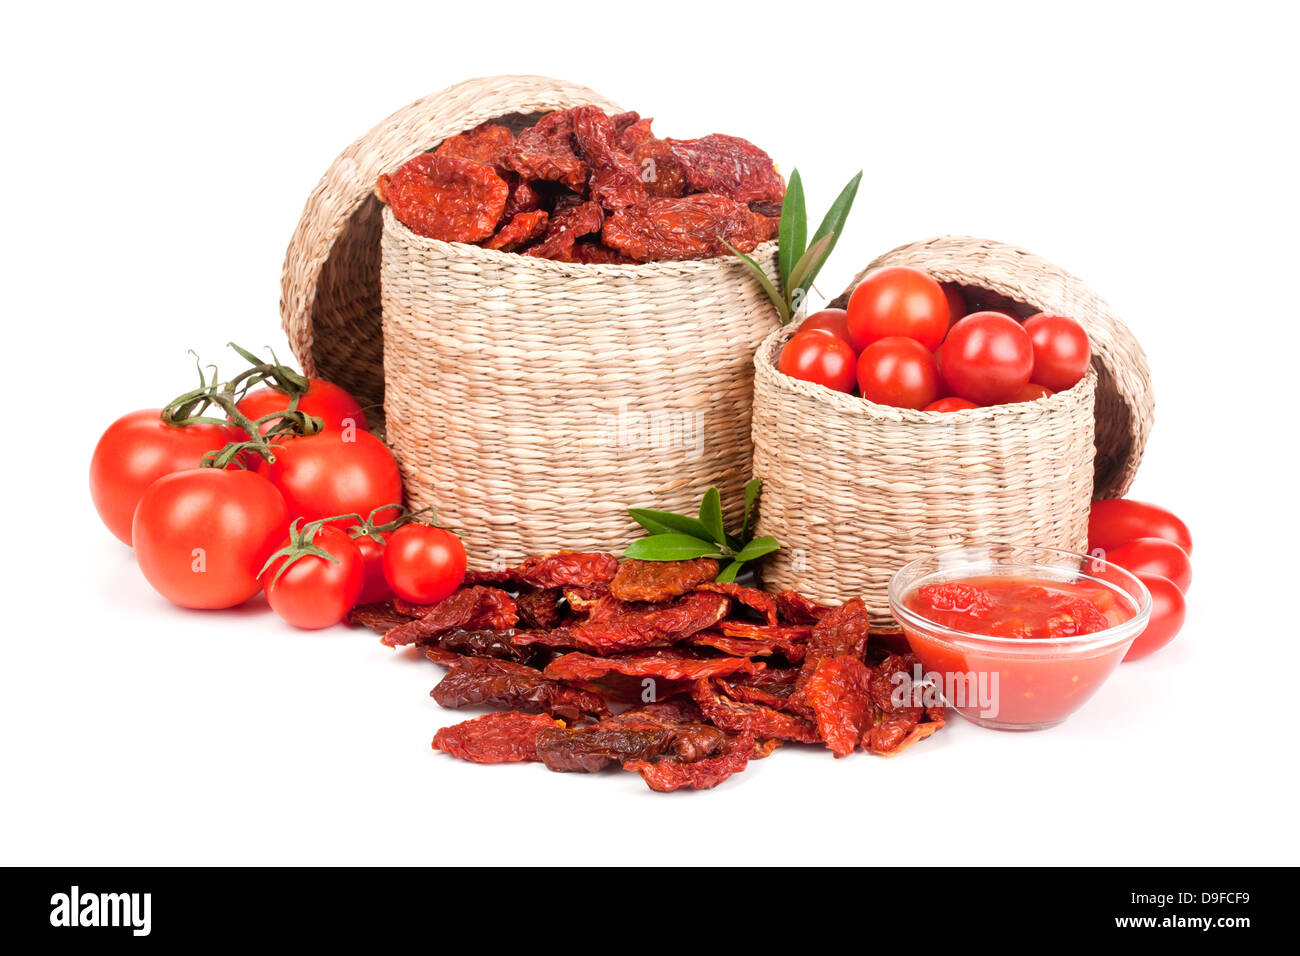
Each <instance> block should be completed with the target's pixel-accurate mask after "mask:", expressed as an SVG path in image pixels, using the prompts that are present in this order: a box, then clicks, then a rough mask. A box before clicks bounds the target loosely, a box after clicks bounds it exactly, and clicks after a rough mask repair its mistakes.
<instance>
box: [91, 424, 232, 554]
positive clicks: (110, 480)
mask: <svg viewBox="0 0 1300 956" xmlns="http://www.w3.org/2000/svg"><path fill="white" fill-rule="evenodd" d="M246 437H248V436H246V435H245V434H244V432H243V430H242V429H239V428H236V427H235V426H234V425H212V424H208V423H206V422H196V423H194V424H190V425H171V424H168V423H167V422H165V421H163V418H162V409H159V408H146V409H141V410H140V411H138V412H131V413H130V414H127V415H123V416H122V417H121V418H119V419H118V420H117V421H115V422H113V424H111V425H109V426H108V428H107V429H106V430H105V431H104V434H103V436H102V437H101V438H100V439H99V443H98V444H97V445H96V446H95V453H94V454H93V455H92V456H91V458H90V497H91V499H92V500H93V501H94V503H95V510H96V511H98V512H99V517H100V518H101V519H102V520H103V522H104V524H105V525H106V526H107V527H108V530H109V531H111V532H113V534H115V535H117V537H118V538H119V539H120V540H121V541H123V542H124V543H126V544H130V543H131V519H132V518H133V517H134V516H135V506H136V505H137V504H139V503H140V496H141V495H143V494H144V492H145V489H146V488H148V487H149V486H150V485H151V484H153V483H154V482H155V481H157V480H158V479H159V478H161V477H162V476H163V475H170V474H172V473H173V472H177V471H188V470H189V469H191V468H197V467H199V463H200V462H202V461H203V456H204V455H205V454H207V453H208V452H210V451H217V450H219V449H221V448H223V447H224V446H226V445H228V444H229V443H230V442H235V441H240V440H242V439H244V438H246ZM231 467H232V468H233V467H238V465H231Z"/></svg>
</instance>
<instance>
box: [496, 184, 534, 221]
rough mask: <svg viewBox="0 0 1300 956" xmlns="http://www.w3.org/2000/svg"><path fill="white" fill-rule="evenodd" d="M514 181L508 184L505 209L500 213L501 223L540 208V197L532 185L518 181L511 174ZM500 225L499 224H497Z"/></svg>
mask: <svg viewBox="0 0 1300 956" xmlns="http://www.w3.org/2000/svg"><path fill="white" fill-rule="evenodd" d="M510 178H511V179H513V180H514V182H512V183H511V184H510V196H509V198H508V199H506V208H505V210H504V211H503V212H502V213H501V222H502V223H505V222H509V221H510V220H511V219H513V218H515V216H517V215H519V214H520V213H523V212H534V211H536V210H538V209H541V208H542V195H541V193H539V192H538V191H537V189H536V188H535V187H534V186H533V184H532V183H530V182H528V180H526V179H520V178H519V176H518V174H517V173H511V174H510ZM498 225H500V223H498Z"/></svg>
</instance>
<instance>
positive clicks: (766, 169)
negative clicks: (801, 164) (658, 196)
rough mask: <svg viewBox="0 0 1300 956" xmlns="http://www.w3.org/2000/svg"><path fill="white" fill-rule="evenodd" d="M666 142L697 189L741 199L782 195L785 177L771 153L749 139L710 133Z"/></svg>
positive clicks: (762, 198) (759, 200)
mask: <svg viewBox="0 0 1300 956" xmlns="http://www.w3.org/2000/svg"><path fill="white" fill-rule="evenodd" d="M666 142H667V143H668V144H669V146H671V147H672V151H673V156H674V157H675V158H676V160H677V162H679V163H680V164H681V166H682V168H683V169H684V170H685V171H686V178H687V180H688V181H689V182H690V184H691V188H692V189H695V190H696V191H697V192H704V193H715V194H717V195H719V196H726V197H728V198H729V199H735V200H737V201H739V202H743V203H750V202H764V201H771V200H776V199H781V198H783V197H784V196H785V180H783V179H782V178H781V174H780V173H778V172H777V171H776V165H775V164H774V163H773V162H772V157H771V156H769V155H767V153H765V152H763V151H762V150H761V149H759V148H758V147H757V146H755V145H754V144H753V143H751V142H749V140H746V139H741V138H740V137H739V136H725V135H723V134H721V133H714V134H712V135H710V136H702V137H700V138H699V139H670V140H666Z"/></svg>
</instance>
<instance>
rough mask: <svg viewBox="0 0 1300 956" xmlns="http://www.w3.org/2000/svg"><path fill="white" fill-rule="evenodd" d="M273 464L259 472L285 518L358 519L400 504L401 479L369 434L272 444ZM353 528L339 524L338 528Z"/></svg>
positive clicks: (387, 454)
mask: <svg viewBox="0 0 1300 956" xmlns="http://www.w3.org/2000/svg"><path fill="white" fill-rule="evenodd" d="M273 447H274V451H275V461H263V462H262V463H261V464H260V465H258V471H259V472H260V473H261V474H262V475H264V476H265V477H266V478H267V479H268V480H269V481H270V482H271V483H272V484H274V485H275V486H276V487H277V488H279V489H280V492H281V493H282V494H283V495H284V500H285V502H286V503H287V504H288V506H289V513H290V514H291V515H292V516H293V517H295V518H302V519H304V520H305V521H316V520H318V519H320V518H328V517H331V516H333V515H348V514H355V515H361V516H362V517H364V516H366V515H368V514H370V512H372V511H374V510H375V509H376V508H378V507H380V506H382V505H387V504H391V503H393V502H400V501H401V500H402V476H401V475H400V474H399V473H398V470H397V462H396V461H394V460H393V455H392V452H390V451H389V450H388V449H387V448H386V447H385V446H384V443H383V442H381V441H380V440H379V439H378V438H376V437H375V436H374V435H372V434H370V432H362V431H358V432H352V431H348V430H344V431H331V430H327V431H323V432H318V433H317V434H315V435H305V436H303V437H301V438H289V439H286V440H284V441H279V442H276V443H275V444H274V446H273ZM353 523H355V519H352V520H351V521H341V522H339V524H340V525H341V526H347V525H349V524H353Z"/></svg>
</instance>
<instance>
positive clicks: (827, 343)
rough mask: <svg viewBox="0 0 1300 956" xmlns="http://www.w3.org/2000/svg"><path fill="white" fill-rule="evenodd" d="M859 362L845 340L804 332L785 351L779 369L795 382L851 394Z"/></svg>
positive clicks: (825, 333) (817, 330)
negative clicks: (798, 381)
mask: <svg viewBox="0 0 1300 956" xmlns="http://www.w3.org/2000/svg"><path fill="white" fill-rule="evenodd" d="M857 361H858V357H857V355H856V354H855V353H854V351H853V347H852V346H851V345H849V344H848V343H847V342H845V341H844V340H843V339H840V338H838V337H837V336H835V335H833V334H832V333H830V332H827V331H825V330H822V329H809V330H807V331H805V330H803V329H800V330H799V331H798V332H796V333H795V334H794V335H793V336H792V337H791V338H790V341H789V342H786V343H785V347H784V348H782V349H781V356H780V358H778V359H777V363H776V368H777V371H778V372H781V373H782V374H783V375H789V376H790V377H791V378H798V379H802V380H803V381H805V382H814V383H816V384H818V385H825V386H826V387H827V388H832V389H834V390H835V391H837V392H851V391H853V382H854V379H855V378H856V376H857Z"/></svg>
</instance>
